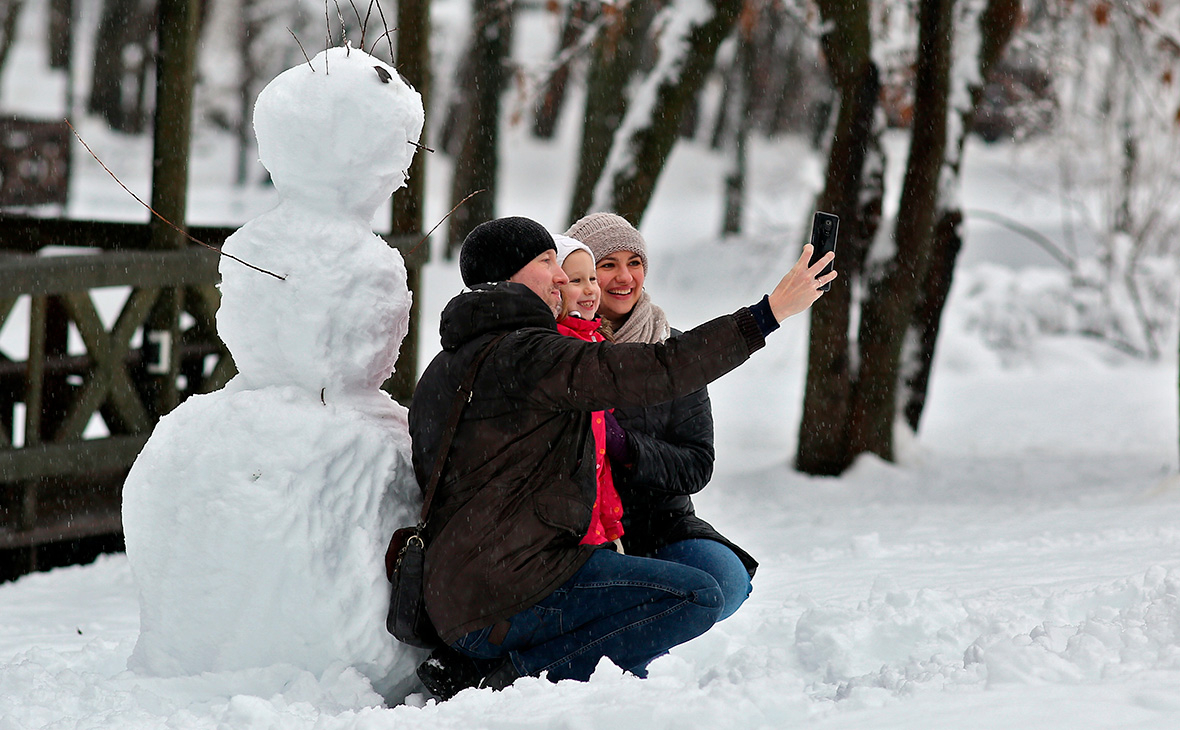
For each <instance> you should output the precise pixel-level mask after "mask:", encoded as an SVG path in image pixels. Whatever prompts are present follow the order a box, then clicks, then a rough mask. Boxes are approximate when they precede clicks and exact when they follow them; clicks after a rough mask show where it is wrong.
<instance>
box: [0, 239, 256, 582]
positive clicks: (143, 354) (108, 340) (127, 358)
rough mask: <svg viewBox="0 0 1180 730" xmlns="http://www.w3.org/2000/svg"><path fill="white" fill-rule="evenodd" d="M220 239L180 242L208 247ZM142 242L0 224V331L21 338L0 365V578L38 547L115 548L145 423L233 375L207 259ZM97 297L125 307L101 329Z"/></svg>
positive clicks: (33, 564)
mask: <svg viewBox="0 0 1180 730" xmlns="http://www.w3.org/2000/svg"><path fill="white" fill-rule="evenodd" d="M231 232H232V229H215V228H204V229H193V230H192V234H193V235H194V236H195V237H197V238H199V239H200V240H203V241H206V242H207V243H210V244H211V245H218V244H220V243H221V242H223V241H224V240H225V238H226V236H228V235H229V233H231ZM149 238H150V236H149V230H148V227H147V226H146V225H137V224H120V223H96V222H89V221H53V220H31V219H20V218H5V217H0V328H3V327H4V326H5V325H6V324H8V323H9V319H15V318H16V317H17V315H16V314H15V313H16V312H18V311H19V312H20V316H21V317H23V318H25V321H24V322H15V321H14V322H12V324H13V326H14V327H15V328H16V329H17V330H19V331H27V332H28V351H27V356H26V358H25V360H24V361H20V360H19V359H15V358H12V357H10V356H8V355H7V354H5V353H2V352H0V579H4V578H11V577H14V576H15V575H20V574H21V573H24V572H28V571H29V570H34V569H36V568H38V567H43V566H42V565H41V563H42V562H43V561H39V560H38V548H39V547H43V546H47V545H50V544H53V543H61V542H63V541H77V540H80V539H84V538H91V537H97V536H104V535H105V536H110V535H115V536H117V535H119V534H120V533H121V531H122V527H121V521H120V496H121V489H122V484H123V480H124V478H125V476H126V474H127V470H128V469H129V468H130V466H131V464H132V463H133V462H134V460H135V457H136V455H137V454H138V453H139V451H140V449H141V448H142V447H143V444H144V443H145V442H146V441H147V438H148V435H149V434H150V433H151V430H152V428H153V426H154V425H155V423H156V421H157V420H158V419H159V417H160V416H161V415H162V414H163V413H164V412H166V411H167V410H168V409H169V407H170V405H169V404H175V403H176V402H179V401H180V400H183V399H184V398H185V397H187V396H189V395H192V394H194V393H201V392H207V391H210V390H215V389H216V388H219V387H221V386H222V385H223V384H224V383H225V382H226V381H228V380H229V378H231V377H232V376H233V374H234V372H235V370H234V366H233V362H232V359H231V358H230V357H229V353H228V351H227V350H226V349H225V347H224V345H223V344H222V343H221V341H220V340H219V339H218V337H217V331H216V324H215V319H214V316H215V313H216V311H217V306H218V301H219V292H218V291H217V289H216V286H215V284H216V282H217V281H218V274H217V266H218V258H219V257H218V256H217V254H216V252H213V251H210V250H208V249H206V248H203V247H197V246H193V247H188V248H183V249H177V250H169V251H159V250H146V249H147V246H148V245H149ZM65 247H69V248H65ZM76 247H83V248H84V252H81V253H79V252H76V251H77V248H76ZM71 252H73V253H71ZM110 287H114V288H115V289H114V290H113V291H111V292H110V294H108V295H107V298H108V299H114V300H116V301H117V300H118V299H119V298H120V297H123V296H125V300H124V301H123V303H122V307H121V310H120V311H119V313H118V315H117V317H115V318H114V322H113V324H111V325H110V326H108V325H107V324H106V323H104V321H103V319H102V318H100V316H99V311H98V308H97V307H96V305H95V293H96V290H100V289H106V288H110ZM176 299H179V301H180V306H179V311H181V312H183V313H184V314H182V315H181V317H180V322H181V324H180V325H178V326H177V341H176V343H175V346H174V347H172V348H170V349H169V354H171V356H172V357H174V358H175V359H176V362H175V364H174V365H172V366H171V367H165V368H164V369H163V371H161V369H160V367H159V366H160V364H161V361H162V360H167V359H168V355H166V354H164V353H163V352H162V351H161V347H160V342H161V341H163V342H165V343H167V342H168V340H167V339H162V338H158V337H154V336H153V334H154V333H153V332H151V331H150V330H149V327H150V325H149V324H148V323H149V322H150V320H149V317H150V316H151V314H152V311H153V309H154V308H155V307H157V306H158V305H159V303H161V302H163V301H165V300H168V301H175V300H176ZM18 301H19V302H22V306H20V307H17V303H18ZM185 315H187V316H185ZM109 319H110V318H109V317H108V320H109ZM22 325H24V326H22ZM162 373H163V375H162ZM168 391H171V392H168ZM18 414H19V418H18ZM99 421H101V426H99V425H98V422H99ZM18 436H20V438H19V440H18V438H17V437H18Z"/></svg>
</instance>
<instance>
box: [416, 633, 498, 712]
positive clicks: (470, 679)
mask: <svg viewBox="0 0 1180 730" xmlns="http://www.w3.org/2000/svg"><path fill="white" fill-rule="evenodd" d="M504 661H506V660H503V659H475V658H474V657H469V656H467V655H466V654H462V653H460V652H458V651H455V650H454V649H452V648H451V647H449V646H443V647H440V648H438V649H435V650H434V651H432V652H431V653H430V656H429V657H428V658H427V659H426V661H424V662H422V663H421V664H419V665H418V679H421V680H422V684H424V685H426V689H428V690H430V693H431V694H432V695H434V696H435V697H437V698H438V699H439V700H441V701H446V700H449V699H451V698H452V697H454V696H455V695H457V694H459V693H460V692H462V691H463V690H465V689H467V688H469V687H482V686H485V685H484V684H483V682H484V680H485V679H486V678H487V677H488V675H489V674H492V673H493V672H494V671H496V670H497V669H498V668H499V667H500V665H501V664H502V663H503V662H504ZM508 664H509V665H511V664H512V662H508ZM498 681H500V680H498ZM509 684H511V682H509ZM502 686H503V687H507V686H508V685H507V684H505V685H502ZM501 688H502V687H497V688H496V689H501Z"/></svg>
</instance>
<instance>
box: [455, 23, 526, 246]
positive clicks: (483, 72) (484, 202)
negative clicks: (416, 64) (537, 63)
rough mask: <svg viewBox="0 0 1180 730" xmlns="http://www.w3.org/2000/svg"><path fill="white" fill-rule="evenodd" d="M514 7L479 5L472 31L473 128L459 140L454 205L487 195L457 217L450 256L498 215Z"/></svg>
mask: <svg viewBox="0 0 1180 730" xmlns="http://www.w3.org/2000/svg"><path fill="white" fill-rule="evenodd" d="M512 13H513V5H512V4H511V3H506V2H502V1H501V0H476V2H475V23H474V26H475V27H474V30H473V32H472V48H473V52H472V54H471V58H472V59H473V60H474V61H475V63H474V65H473V69H472V71H473V73H472V83H473V87H474V88H472V89H470V90H469V91H470V96H471V99H470V103H471V107H470V108H469V110H468V114H467V119H466V122H467V126H466V129H465V130H464V131H463V133H462V134H461V135H460V137H459V139H460V141H461V144H462V146H461V148H460V150H459V154H458V156H457V157H456V158H455V173H454V177H453V178H452V180H451V203H452V205H458V204H459V202H460V201H462V200H463V199H464V198H466V197H467V196H468V195H470V194H471V193H473V192H475V191H477V190H483V191H484V192H482V193H480V194H479V195H476V196H475V197H473V198H471V199H470V200H468V201H467V202H466V203H464V204H463V205H460V206H459V208H458V209H457V210H456V211H455V212H454V213H453V214H452V215H451V222H450V228H449V235H448V237H447V240H448V246H447V254H448V256H453V255H454V254H455V252H456V251H458V248H459V245H460V244H462V243H463V239H464V238H466V237H467V234H468V233H470V232H471V229H473V228H475V227H476V226H477V225H479V224H480V223H483V222H484V221H486V220H490V219H492V218H494V217H495V216H496V173H497V171H498V169H499V153H498V150H497V145H498V143H499V139H500V134H499V128H500V96H501V94H502V93H503V91H504V88H505V87H506V85H507V83H508V78H509V76H508V72H507V69H506V68H505V64H506V62H507V60H508V57H509V53H510V51H511V49H512Z"/></svg>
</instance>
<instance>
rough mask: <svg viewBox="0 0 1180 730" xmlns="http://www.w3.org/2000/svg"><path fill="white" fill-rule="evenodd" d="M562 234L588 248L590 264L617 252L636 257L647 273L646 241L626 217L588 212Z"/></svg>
mask: <svg viewBox="0 0 1180 730" xmlns="http://www.w3.org/2000/svg"><path fill="white" fill-rule="evenodd" d="M565 235H567V236H569V237H570V238H574V239H577V240H579V241H581V242H582V243H584V244H586V245H587V246H589V247H590V250H591V251H592V252H593V253H594V262H595V263H597V262H599V261H601V260H602V259H603V258H605V257H607V256H610V255H611V254H612V253H616V252H618V251H628V252H630V253H634V254H638V255H639V258H640V259H641V260H642V261H643V270H644V271H645V272H646V271H647V242H646V241H644V240H643V236H642V235H641V234H640V233H639V231H637V230H635V226H633V225H631V224H630V223H628V222H627V219H626V218H623V217H622V216H619V215H615V214H614V213H591V214H590V215H588V216H585V217H584V218H582V219H581V220H579V221H578V222H577V223H575V224H573V225H572V226H570V228H569V230H568V231H566V232H565Z"/></svg>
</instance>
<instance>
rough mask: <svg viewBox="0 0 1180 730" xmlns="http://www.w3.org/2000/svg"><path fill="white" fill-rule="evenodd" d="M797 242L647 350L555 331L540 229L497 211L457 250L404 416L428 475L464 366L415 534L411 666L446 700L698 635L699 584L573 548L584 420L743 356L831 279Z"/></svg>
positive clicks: (620, 659)
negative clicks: (454, 284) (420, 613)
mask: <svg viewBox="0 0 1180 730" xmlns="http://www.w3.org/2000/svg"><path fill="white" fill-rule="evenodd" d="M810 254H811V250H810V247H809V246H808V247H804V251H803V255H802V256H801V257H800V259H799V261H798V262H796V264H795V266H794V267H793V268H792V269H791V271H790V273H788V274H787V276H786V277H784V279H783V280H782V281H781V282H780V283H779V285H778V286H777V287H775V290H774V292H772V293H771V294H770V295H768V296H767V297H764V298H763V299H762V301H761V302H759V303H758V304H756V305H754V306H753V307H746V308H742V309H741V310H738V312H736V313H734V314H732V315H728V316H725V317H719V318H717V319H715V320H713V321H711V322H708V323H706V324H703V325H701V326H700V327H697V328H695V329H693V330H690V331H688V332H686V333H684V334H683V335H680V336H677V337H674V338H671V339H669V340H668V341H666V342H665V343H663V344H659V345H643V344H625V345H612V344H610V343H588V342H583V341H581V340H577V339H575V338H570V337H562V336H561V335H560V334H558V332H557V328H556V322H555V320H554V316H555V313H556V312H557V311H558V307H559V306H560V303H561V293H560V291H559V287H560V286H561V285H562V284H564V283H566V281H567V279H566V276H565V273H564V272H563V271H562V270H561V267H560V266H558V265H557V256H556V247H555V246H554V243H553V239H552V237H551V236H550V235H549V233H548V232H547V231H546V230H545V229H544V227H542V226H541V225H540V224H538V223H536V222H535V221H531V220H529V219H527V218H501V219H497V220H493V221H489V222H487V223H484V224H482V225H480V226H478V227H476V228H475V230H473V231H472V232H471V234H470V235H469V236H468V237H467V238H466V240H465V241H464V242H463V247H462V250H461V251H460V254H459V268H460V272H461V273H462V276H463V281H464V283H465V284H466V285H467V286H468V287H470V291H467V292H464V293H462V294H460V295H458V296H457V297H455V298H454V299H452V300H451V302H450V303H449V304H448V305H447V306H446V308H445V309H444V310H443V314H442V321H441V325H440V332H441V335H442V347H443V349H442V352H441V353H439V355H438V356H437V357H436V358H435V359H434V361H433V362H431V364H430V365H429V366H428V367H427V369H426V371H425V372H424V373H423V375H422V378H421V380H420V381H419V383H418V386H417V390H416V391H415V394H414V400H413V404H412V406H411V408H410V434H411V436H412V438H413V457H414V469H415V472H416V474H417V477H418V482H419V484H420V485H425V484H427V483H428V482H429V479H430V472H431V469H432V468H433V465H434V463H435V460H436V458H437V456H438V447H439V443H440V441H441V439H442V436H443V434H442V432H443V429H444V428H445V423H446V421H447V414H448V412H449V410H450V408H451V406H452V402H453V400H454V398H455V394H456V391H457V390H458V386H459V384H460V382H461V381H462V379H463V377H464V375H465V374H466V373H467V371H468V369H469V367H470V366H471V363H472V362H473V361H474V360H475V358H476V357H477V356H478V355H479V354H480V353H481V351H482V350H483V349H484V348H485V347H487V346H488V345H489V343H491V342H492V341H493V340H494V339H495V338H496V337H497V336H499V335H502V334H503V335H504V336H503V337H502V339H500V340H499V341H497V342H496V343H495V344H494V345H493V347H492V350H491V351H490V352H489V353H488V354H487V356H486V359H485V360H484V361H483V363H482V365H481V366H480V368H479V370H478V373H477V376H476V378H475V382H474V386H473V388H472V392H471V397H470V400H469V402H468V403H467V405H466V407H465V409H464V411H463V414H462V417H461V419H460V421H459V424H458V427H457V428H456V430H455V434H454V437H453V442H452V445H451V448H450V450H449V452H448V454H447V458H446V461H445V463H444V465H443V471H442V475H441V479H440V480H439V483H438V488H437V492H436V494H435V496H434V502H433V504H432V507H431V511H430V514H429V515H428V519H427V524H426V545H427V551H426V576H425V598H426V607H427V610H428V612H429V614H430V616H431V619H432V620H433V621H434V624H435V627H436V628H437V629H438V632H439V635H440V636H441V637H442V639H443V641H444V642H446V643H447V644H448V645H449V648H444V649H441V650H439V651H436V652H435V653H434V654H432V655H431V658H430V659H428V660H427V661H426V662H425V663H423V665H422V666H420V667H419V669H418V675H419V677H420V678H421V679H422V681H423V683H424V684H425V685H426V686H427V688H428V689H430V691H431V692H433V693H434V694H435V695H437V696H439V697H440V698H442V699H447V698H449V697H450V696H452V695H453V694H455V693H456V692H458V691H459V690H461V689H464V688H466V687H472V686H484V687H492V688H501V687H504V686H507V685H508V684H511V683H512V681H514V680H515V679H516V678H518V677H520V676H525V675H529V676H539V675H541V674H543V673H547V675H548V677H549V678H550V679H552V680H558V679H567V678H572V679H580V680H586V679H588V678H589V677H590V675H591V673H592V672H593V671H594V669H595V667H597V665H598V663H599V661H600V660H601V659H602V658H603V657H607V658H609V659H610V660H611V661H612V662H614V663H615V664H616V665H618V666H619V667H621V668H623V669H625V670H627V671H630V672H632V673H634V674H636V675H639V676H644V675H645V674H646V666H647V664H648V662H650V661H651V660H652V659H653V658H654V657H656V656H659V655H660V654H663V653H665V652H666V651H667V650H668V649H670V648H671V647H673V646H676V645H678V644H681V643H683V642H685V641H688V640H689V639H692V638H694V637H696V636H698V635H700V634H701V633H704V632H705V631H706V630H708V628H709V627H710V626H712V625H713V623H714V622H715V621H716V620H717V617H718V615H719V614H720V611H721V609H722V604H723V599H722V596H721V591H720V589H719V588H718V586H717V582H716V581H715V580H714V579H713V578H712V577H711V576H710V575H709V574H707V573H705V572H703V571H700V570H697V569H695V568H691V567H688V566H685V565H680V564H676V563H671V562H666V561H660V560H652V559H649V558H640V557H634V556H628V555H622V554H620V553H617V552H615V551H613V550H610V549H598V547H596V546H590V545H581V544H579V543H580V541H581V539H582V537H583V536H584V535H585V533H586V530H587V528H588V525H589V523H590V516H591V511H592V509H593V506H594V497H595V474H594V469H595V458H594V451H593V443H594V442H593V437H592V435H591V430H590V413H591V412H593V411H601V410H605V409H608V408H612V407H615V406H643V405H650V404H655V403H660V402H663V401H667V400H670V399H672V398H674V397H677V396H680V395H683V394H685V393H690V392H693V391H695V390H698V389H700V388H702V387H704V386H705V385H706V384H707V383H709V382H711V381H713V380H715V379H716V378H718V377H720V376H721V375H724V374H725V373H727V372H729V371H730V370H732V369H733V368H735V367H737V366H738V365H740V364H741V363H742V362H744V361H745V360H746V359H747V358H748V357H749V356H750V354H751V353H753V352H754V351H755V350H758V349H760V348H761V347H762V346H763V345H764V344H765V336H766V335H767V334H769V333H770V332H772V331H773V330H774V329H776V328H777V327H778V322H780V321H781V320H783V319H785V318H786V317H787V316H790V315H792V314H796V313H798V312H801V311H803V310H805V309H806V308H807V307H809V306H811V304H812V303H813V302H814V301H815V300H816V299H818V298H819V296H820V294H821V292H820V290H819V287H820V286H822V285H823V284H825V283H827V282H829V281H831V280H832V279H833V278H835V274H834V273H832V274H829V275H825V276H819V272H820V270H821V269H822V268H823V267H824V266H826V265H827V264H828V263H830V261H831V259H832V257H831V256H830V255H829V256H826V257H824V258H823V259H821V260H820V261H819V262H817V263H816V265H815V266H812V267H808V266H807V261H808V259H809V258H810Z"/></svg>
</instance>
